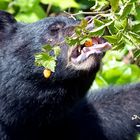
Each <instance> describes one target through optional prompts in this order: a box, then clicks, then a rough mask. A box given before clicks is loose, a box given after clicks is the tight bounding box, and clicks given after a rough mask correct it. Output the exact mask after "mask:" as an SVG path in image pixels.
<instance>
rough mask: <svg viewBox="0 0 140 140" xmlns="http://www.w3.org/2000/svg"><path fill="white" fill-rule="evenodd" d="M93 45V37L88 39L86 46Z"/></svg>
mask: <svg viewBox="0 0 140 140" xmlns="http://www.w3.org/2000/svg"><path fill="white" fill-rule="evenodd" d="M92 45H93V41H92V39H90V40H87V41H86V42H85V46H86V47H91V46H92Z"/></svg>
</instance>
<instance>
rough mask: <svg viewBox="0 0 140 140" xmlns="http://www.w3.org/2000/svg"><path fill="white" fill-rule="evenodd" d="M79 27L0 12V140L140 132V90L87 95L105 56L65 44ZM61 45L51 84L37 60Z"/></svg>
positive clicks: (86, 139) (84, 139)
mask: <svg viewBox="0 0 140 140" xmlns="http://www.w3.org/2000/svg"><path fill="white" fill-rule="evenodd" d="M77 24H79V21H76V20H74V19H72V18H68V17H62V16H58V17H49V18H46V19H43V20H41V21H38V22H35V23H32V24H25V23H19V22H17V21H16V20H15V19H14V18H13V16H12V15H11V14H9V13H7V12H4V11H0V140H54V139H61V140H112V139H114V140H134V139H135V137H136V134H137V133H138V132H140V129H139V124H140V120H139V116H140V92H139V91H140V84H135V85H128V86H124V87H112V88H108V89H103V90H100V91H95V93H88V94H87V91H88V89H89V88H90V86H91V84H92V82H93V80H94V78H95V76H96V73H97V71H98V70H99V68H100V63H101V59H102V57H103V55H104V54H103V53H102V52H100V53H98V52H97V53H96V52H94V53H93V52H92V50H86V51H85V52H84V53H83V54H82V53H81V51H79V46H78V47H77V46H75V47H71V48H70V47H69V46H68V45H67V44H66V43H65V42H64V39H65V37H66V36H70V35H72V34H73V33H74V28H75V26H76V25H77ZM98 41H99V43H100V42H102V41H101V39H100V38H98ZM59 42H63V43H61V46H60V48H61V54H60V56H59V57H58V59H57V66H56V70H55V72H54V73H53V74H52V75H51V77H50V78H48V79H46V78H44V76H43V74H42V73H43V68H42V67H36V66H35V65H34V54H35V53H37V52H40V51H41V47H42V46H43V45H44V44H51V45H52V46H53V45H55V44H57V43H59ZM102 44H103V45H106V46H109V44H108V43H103V42H102ZM80 49H81V50H82V49H83V48H82V47H81V48H80ZM134 115H135V119H134V120H132V117H133V116H134Z"/></svg>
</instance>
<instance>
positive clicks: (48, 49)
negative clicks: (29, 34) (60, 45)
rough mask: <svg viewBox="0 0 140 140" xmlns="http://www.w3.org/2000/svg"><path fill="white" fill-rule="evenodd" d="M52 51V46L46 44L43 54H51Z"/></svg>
mask: <svg viewBox="0 0 140 140" xmlns="http://www.w3.org/2000/svg"><path fill="white" fill-rule="evenodd" d="M51 50H52V46H51V45H49V44H46V45H45V46H43V47H42V51H43V52H50V51H51Z"/></svg>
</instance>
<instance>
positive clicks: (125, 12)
mask: <svg viewBox="0 0 140 140" xmlns="http://www.w3.org/2000/svg"><path fill="white" fill-rule="evenodd" d="M132 8H133V3H127V4H126V5H125V7H124V9H123V11H122V14H121V16H120V18H121V19H124V18H126V17H127V16H128V15H129V14H130V12H131V10H132Z"/></svg>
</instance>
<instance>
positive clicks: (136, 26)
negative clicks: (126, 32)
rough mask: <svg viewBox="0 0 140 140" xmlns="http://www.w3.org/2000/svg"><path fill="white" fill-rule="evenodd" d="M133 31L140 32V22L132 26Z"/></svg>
mask: <svg viewBox="0 0 140 140" xmlns="http://www.w3.org/2000/svg"><path fill="white" fill-rule="evenodd" d="M132 32H136V33H140V23H138V24H135V25H133V26H132Z"/></svg>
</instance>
